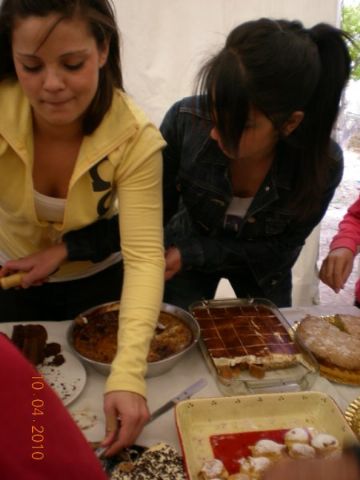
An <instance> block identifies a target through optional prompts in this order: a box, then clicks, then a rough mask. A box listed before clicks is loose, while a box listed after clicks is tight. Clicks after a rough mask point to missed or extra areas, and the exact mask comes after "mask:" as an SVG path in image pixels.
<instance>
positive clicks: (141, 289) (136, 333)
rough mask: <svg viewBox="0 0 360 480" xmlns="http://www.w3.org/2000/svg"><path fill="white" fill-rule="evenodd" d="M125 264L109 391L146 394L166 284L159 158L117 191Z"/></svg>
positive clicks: (156, 156)
mask: <svg viewBox="0 0 360 480" xmlns="http://www.w3.org/2000/svg"><path fill="white" fill-rule="evenodd" d="M118 203H119V218H120V229H121V240H122V245H121V246H122V255H123V261H124V283H123V288H122V295H121V309H120V318H119V325H120V328H119V333H118V353H117V355H116V358H115V360H114V362H113V365H112V373H111V375H110V377H109V379H108V381H107V385H106V391H107V392H109V391H113V390H128V391H131V392H134V393H138V394H140V395H142V396H145V384H144V378H143V377H144V374H145V371H146V366H147V364H146V356H147V351H148V347H149V343H150V341H151V338H152V336H153V332H154V328H155V325H156V322H157V319H158V315H159V310H160V306H161V300H162V294H163V284H164V263H165V261H164V249H163V229H162V214H161V212H162V195H161V155H160V152H159V153H156V154H155V155H154V156H152V157H150V158H148V159H146V160H144V161H143V163H142V166H141V168H137V170H136V172H135V173H134V174H133V175H131V176H129V178H122V182H121V185H119V188H118Z"/></svg>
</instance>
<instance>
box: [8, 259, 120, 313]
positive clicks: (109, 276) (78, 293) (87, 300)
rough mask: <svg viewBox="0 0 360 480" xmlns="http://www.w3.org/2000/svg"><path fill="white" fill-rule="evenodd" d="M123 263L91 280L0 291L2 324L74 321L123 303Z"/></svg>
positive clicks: (93, 276)
mask: <svg viewBox="0 0 360 480" xmlns="http://www.w3.org/2000/svg"><path fill="white" fill-rule="evenodd" d="M122 281H123V269H122V263H117V264H116V265H112V266H111V267H109V268H107V269H106V270H103V271H102V272H99V273H97V274H95V275H92V276H91V277H86V278H82V279H79V280H71V281H68V282H56V283H45V284H44V285H41V286H39V287H30V288H28V289H26V290H24V289H14V288H12V289H9V290H1V288H0V322H16V321H21V322H23V321H44V320H49V321H51V320H71V319H73V318H74V317H76V315H78V314H79V313H81V312H83V311H85V310H87V309H89V308H91V307H94V306H96V305H99V304H101V303H105V302H111V301H116V300H119V299H120V295H121V288H122Z"/></svg>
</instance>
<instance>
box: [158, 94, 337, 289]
mask: <svg viewBox="0 0 360 480" xmlns="http://www.w3.org/2000/svg"><path fill="white" fill-rule="evenodd" d="M212 126H213V125H212V122H211V121H210V118H208V117H207V116H206V115H204V114H203V113H202V111H201V109H200V106H199V98H198V97H188V98H185V99H183V100H181V101H179V102H177V103H175V105H173V107H172V108H171V109H170V110H169V111H168V113H167V114H166V116H165V118H164V120H163V123H162V125H161V127H160V130H161V133H162V135H163V136H164V138H165V140H166V142H167V147H166V148H165V150H164V185H163V186H164V217H165V218H164V223H165V243H166V246H167V247H168V246H170V245H175V246H176V247H177V248H178V249H179V250H180V252H181V258H182V263H183V268H184V269H196V270H200V271H204V272H216V271H221V272H226V271H233V272H236V270H239V269H244V268H248V269H250V271H251V272H252V274H253V275H254V277H255V279H256V281H257V282H258V284H259V285H260V287H261V288H262V289H263V291H264V292H265V293H266V294H270V292H271V290H272V289H274V288H276V286H277V285H278V284H280V283H281V284H282V285H283V284H284V283H285V284H286V289H287V290H289V291H290V289H291V268H292V266H293V265H294V263H295V261H296V259H297V257H298V255H299V253H300V250H301V247H302V246H303V244H304V242H305V239H306V237H307V236H308V235H309V234H310V232H311V231H312V229H313V228H314V227H315V226H316V225H317V224H318V223H319V221H320V220H321V218H322V217H323V215H324V214H325V211H326V209H327V207H328V205H329V202H330V200H331V198H332V196H333V194H334V191H335V189H336V187H337V186H338V184H339V182H340V180H341V177H342V171H343V157H342V152H341V149H340V147H339V146H338V145H337V144H336V143H335V142H333V143H332V145H331V157H333V159H334V162H333V163H334V167H333V168H332V171H331V181H330V182H329V185H328V188H327V190H326V192H325V193H324V196H323V202H322V206H321V210H320V211H319V212H318V214H317V215H314V216H313V217H312V218H311V219H309V220H308V221H306V222H300V221H299V220H298V219H297V218H296V216H295V215H294V214H293V213H292V212H291V211H290V209H289V207H288V205H289V202H290V200H291V197H292V189H293V182H294V178H295V175H296V170H295V166H296V165H295V162H294V161H293V162H292V159H291V158H284V155H282V154H281V152H280V150H281V148H279V153H278V155H277V157H276V159H275V161H274V163H273V165H272V167H271V169H270V171H269V172H268V174H267V176H266V178H265V180H264V181H263V183H262V185H261V187H260V188H259V190H258V192H257V193H256V195H255V197H254V199H253V201H252V203H251V205H250V207H249V209H248V212H247V213H246V215H245V217H244V218H243V219H238V221H237V222H234V223H233V224H232V225H230V227H229V228H228V229H224V218H225V212H226V209H227V207H228V205H229V203H230V201H231V199H232V196H233V195H232V186H231V182H230V178H229V173H228V159H227V157H226V156H225V155H224V154H223V153H222V151H221V150H220V148H219V147H218V145H217V143H216V142H215V141H214V140H212V139H211V138H210V136H209V134H210V130H211V128H212ZM284 281H285V282H284ZM283 286H284V285H283Z"/></svg>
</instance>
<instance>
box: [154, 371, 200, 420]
mask: <svg viewBox="0 0 360 480" xmlns="http://www.w3.org/2000/svg"><path fill="white" fill-rule="evenodd" d="M206 385H207V380H205V378H200V380H198V381H197V382H195V383H193V384H192V385H190V386H189V387H187V388H186V389H185V390H183V391H182V392H180V393H179V394H178V395H176V397H173V398H172V399H171V400H169V401H168V402H166V403H165V404H164V405H162V406H161V407H160V408H158V409H157V410H155V411H154V412H153V413H152V414H151V415H150V419H149V420H148V422H147V423H148V424H149V423H150V422H152V421H154V420H155V419H156V418H158V417H160V415H162V414H163V413H165V412H167V411H168V410H170V409H171V408H173V407H175V405H176V404H177V403H179V402H181V401H182V400H186V399H187V398H190V397H192V396H193V395H194V393H197V392H199V391H200V390H201V389H202V388H204V387H205V386H206Z"/></svg>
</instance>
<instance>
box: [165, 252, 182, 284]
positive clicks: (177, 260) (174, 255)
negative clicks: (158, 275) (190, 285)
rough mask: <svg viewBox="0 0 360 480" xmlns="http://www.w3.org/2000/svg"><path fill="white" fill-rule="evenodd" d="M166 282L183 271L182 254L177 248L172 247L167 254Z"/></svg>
mask: <svg viewBox="0 0 360 480" xmlns="http://www.w3.org/2000/svg"><path fill="white" fill-rule="evenodd" d="M165 262H166V267H165V280H170V278H172V277H173V276H174V275H176V274H177V273H178V272H180V270H181V267H182V265H181V263H182V262H181V253H180V250H179V249H178V248H176V247H170V248H169V249H168V250H166V253H165Z"/></svg>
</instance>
